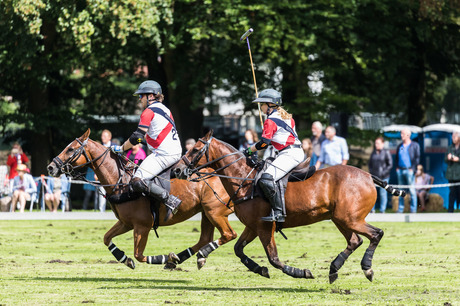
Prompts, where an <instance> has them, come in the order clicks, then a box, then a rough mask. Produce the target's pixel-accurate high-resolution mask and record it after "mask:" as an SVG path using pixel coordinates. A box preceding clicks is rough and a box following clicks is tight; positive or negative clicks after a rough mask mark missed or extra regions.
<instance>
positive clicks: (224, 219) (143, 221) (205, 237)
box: [47, 129, 237, 269]
mask: <svg viewBox="0 0 460 306" xmlns="http://www.w3.org/2000/svg"><path fill="white" fill-rule="evenodd" d="M89 135H90V129H88V130H87V131H86V132H85V133H84V134H83V135H82V136H81V137H79V138H77V139H75V140H74V141H72V142H71V143H70V144H69V145H68V146H67V147H66V148H65V149H64V150H63V151H62V152H61V153H60V154H59V155H58V156H57V157H55V158H54V159H53V161H52V162H51V163H50V164H49V165H48V166H47V168H48V172H49V174H50V175H51V176H57V175H59V174H60V173H66V174H70V175H72V173H73V172H74V170H75V169H79V168H83V167H90V168H91V169H93V170H94V172H95V173H96V175H97V177H98V179H99V181H100V183H101V185H102V186H104V188H105V190H106V192H107V195H111V194H112V193H113V192H114V191H115V192H118V191H119V190H118V189H120V190H123V189H125V190H126V189H127V188H128V182H129V180H130V177H131V175H132V173H131V175H130V174H129V171H128V170H127V163H128V161H127V160H126V159H122V158H121V157H120V156H119V155H117V154H114V153H113V152H111V151H110V148H106V147H104V146H103V145H101V144H99V143H97V142H95V141H93V140H91V139H90V138H89ZM213 191H214V192H216V193H217V194H221V195H222V198H219V199H218V198H217V197H216V194H214V193H213ZM171 194H173V195H175V196H176V197H178V198H180V199H181V200H182V204H181V205H180V207H179V209H178V212H177V213H176V214H174V215H172V217H171V218H170V219H169V220H167V221H164V220H163V217H164V216H165V215H166V208H165V206H164V205H160V207H159V216H158V218H159V226H160V227H161V226H169V225H173V224H176V223H179V222H183V221H185V220H187V219H189V218H190V217H192V216H194V215H195V214H197V213H200V212H201V217H202V218H201V235H200V239H199V241H198V242H197V243H196V244H195V245H194V246H192V247H190V248H188V249H186V250H184V251H182V252H180V253H179V254H177V255H176V254H174V253H170V254H169V255H158V256H144V254H143V253H144V249H145V247H146V244H147V239H148V236H149V232H150V230H151V229H152V226H153V225H154V220H153V216H152V213H151V211H150V200H149V199H148V198H146V197H139V198H138V199H135V200H132V201H128V202H125V203H121V204H113V203H111V204H112V205H111V208H112V211H113V212H114V214H115V216H116V217H117V219H118V221H117V222H116V223H115V225H114V226H113V227H112V228H111V229H110V230H109V231H108V232H107V233H106V234H105V235H104V244H105V245H106V246H107V247H108V248H109V250H110V251H111V252H112V254H113V255H114V256H115V258H116V259H117V260H118V261H119V262H122V263H124V264H125V265H126V266H128V267H130V268H132V269H134V268H135V264H134V261H133V260H132V259H131V258H129V257H128V256H126V255H125V253H124V252H123V251H122V250H120V249H118V248H117V247H116V246H115V244H114V243H113V242H112V239H113V238H114V237H116V236H118V235H121V234H124V233H126V232H128V231H130V230H133V235H134V257H135V258H136V259H137V260H138V261H139V262H146V263H148V264H166V266H165V268H169V269H173V268H175V267H176V265H177V264H178V263H182V262H183V261H185V260H186V259H188V258H190V257H191V256H192V255H193V254H195V253H198V254H197V265H198V268H199V269H201V267H203V265H204V264H205V263H206V258H207V257H208V255H209V254H210V253H211V252H212V251H214V250H215V249H216V248H218V247H219V246H221V245H223V244H225V243H227V242H229V241H231V240H233V239H235V238H236V237H237V234H236V232H235V231H234V230H233V229H232V227H231V226H230V224H229V222H228V215H229V214H231V213H232V212H233V211H232V210H231V207H232V206H233V203H231V202H229V201H228V200H229V197H228V196H227V195H226V193H225V190H224V189H223V186H222V184H221V183H220V181H219V179H217V178H215V179H213V180H208V181H207V182H199V183H194V182H188V181H184V180H178V179H174V180H172V181H171ZM223 203H224V204H227V203H229V205H228V207H227V206H226V205H224V204H223ZM214 228H217V229H218V230H219V232H220V234H221V237H220V238H219V239H218V240H216V241H213V237H214Z"/></svg>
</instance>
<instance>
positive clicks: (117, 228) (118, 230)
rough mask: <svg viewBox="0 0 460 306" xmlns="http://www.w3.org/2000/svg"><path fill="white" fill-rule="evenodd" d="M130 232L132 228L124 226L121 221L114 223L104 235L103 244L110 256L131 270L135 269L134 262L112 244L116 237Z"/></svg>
mask: <svg viewBox="0 0 460 306" xmlns="http://www.w3.org/2000/svg"><path fill="white" fill-rule="evenodd" d="M130 230H132V227H130V226H126V225H125V224H123V223H122V222H121V221H118V222H117V223H115V225H114V226H112V228H111V229H109V231H108V232H107V233H106V234H105V235H104V244H105V245H106V246H107V247H108V248H109V251H110V252H112V255H113V256H115V258H116V259H117V260H118V261H119V262H121V263H123V264H125V265H126V266H128V267H130V268H131V269H134V268H135V264H134V261H133V260H132V259H131V258H129V257H127V256H126V255H125V252H123V251H122V250H120V249H119V248H117V246H116V245H115V244H114V243H113V242H112V239H113V238H114V237H116V236H118V235H121V234H124V233H126V232H127V231H130Z"/></svg>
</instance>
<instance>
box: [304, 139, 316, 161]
mask: <svg viewBox="0 0 460 306" xmlns="http://www.w3.org/2000/svg"><path fill="white" fill-rule="evenodd" d="M302 149H303V154H304V160H305V159H307V158H309V157H310V158H311V157H312V153H313V146H312V144H311V140H310V139H309V138H304V139H302Z"/></svg>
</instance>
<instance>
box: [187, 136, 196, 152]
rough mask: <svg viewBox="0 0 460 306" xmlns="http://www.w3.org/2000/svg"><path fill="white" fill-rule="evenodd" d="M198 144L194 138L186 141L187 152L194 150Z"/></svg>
mask: <svg viewBox="0 0 460 306" xmlns="http://www.w3.org/2000/svg"><path fill="white" fill-rule="evenodd" d="M195 144H196V141H195V139H193V138H189V139H187V140H186V141H185V152H187V151H189V150H190V149H192V148H193V147H194V146H195Z"/></svg>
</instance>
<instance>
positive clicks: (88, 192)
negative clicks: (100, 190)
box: [83, 168, 97, 210]
mask: <svg viewBox="0 0 460 306" xmlns="http://www.w3.org/2000/svg"><path fill="white" fill-rule="evenodd" d="M94 176H95V175H94V171H93V169H91V168H88V169H87V170H86V175H85V178H86V179H87V180H88V181H91V182H92V181H94ZM83 190H84V191H85V197H84V198H83V209H84V210H87V209H88V203H89V201H90V200H91V198H92V197H93V196H94V210H96V209H97V195H96V187H94V186H93V185H91V184H84V185H83Z"/></svg>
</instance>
